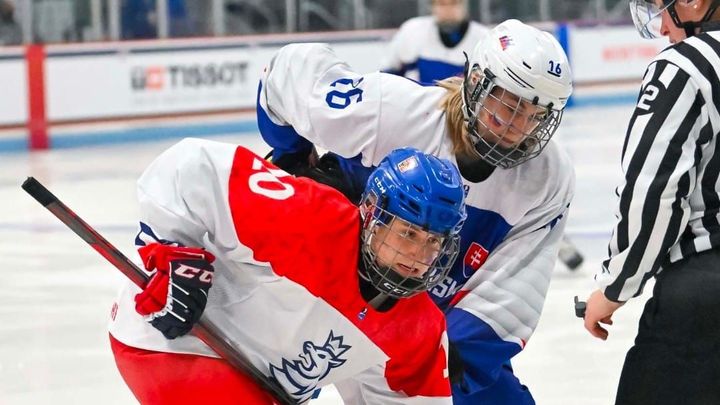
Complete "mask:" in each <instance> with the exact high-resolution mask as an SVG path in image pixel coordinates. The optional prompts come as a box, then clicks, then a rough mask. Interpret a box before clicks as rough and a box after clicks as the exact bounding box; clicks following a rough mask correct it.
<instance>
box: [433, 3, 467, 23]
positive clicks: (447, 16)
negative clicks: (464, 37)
mask: <svg viewBox="0 0 720 405" xmlns="http://www.w3.org/2000/svg"><path fill="white" fill-rule="evenodd" d="M432 14H433V16H434V17H435V20H436V21H437V22H438V24H449V25H454V24H458V23H460V22H462V21H463V20H465V18H466V17H467V10H466V9H465V4H464V3H463V1H462V0H433V1H432Z"/></svg>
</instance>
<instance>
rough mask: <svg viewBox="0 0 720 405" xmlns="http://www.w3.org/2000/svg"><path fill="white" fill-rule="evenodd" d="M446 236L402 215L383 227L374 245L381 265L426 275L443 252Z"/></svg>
mask: <svg viewBox="0 0 720 405" xmlns="http://www.w3.org/2000/svg"><path fill="white" fill-rule="evenodd" d="M442 243H443V238H442V237H441V236H438V235H436V234H434V233H432V232H428V231H424V230H423V229H421V228H420V227H418V226H416V225H412V224H410V223H409V222H407V221H404V220H402V219H400V218H395V219H393V220H392V222H391V223H390V226H379V227H377V229H376V230H375V235H374V236H373V238H372V242H371V245H370V246H371V248H372V249H373V251H374V252H375V260H376V261H377V263H378V265H380V266H383V267H390V268H392V269H393V270H394V271H395V272H396V273H398V274H400V275H401V276H403V277H413V278H422V276H423V275H424V274H425V273H427V271H428V270H429V269H430V266H431V265H432V263H433V262H434V261H435V259H437V257H438V256H439V255H440V249H441V248H442Z"/></svg>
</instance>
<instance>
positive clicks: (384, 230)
mask: <svg viewBox="0 0 720 405" xmlns="http://www.w3.org/2000/svg"><path fill="white" fill-rule="evenodd" d="M372 197H374V196H372ZM373 200H374V198H368V197H366V198H365V199H364V200H363V201H362V203H361V213H362V215H363V229H362V235H361V240H362V246H361V252H362V259H363V262H364V267H365V269H364V271H362V270H361V271H360V276H361V277H363V278H364V279H365V280H367V281H368V282H370V283H371V284H372V285H373V286H375V288H377V289H378V290H379V291H380V292H382V293H384V294H386V295H388V296H390V297H394V298H407V297H411V296H413V295H415V294H418V293H420V292H423V291H427V290H429V289H431V288H433V287H434V286H435V285H436V284H437V283H439V282H440V281H442V280H443V279H444V278H445V276H447V274H448V272H449V271H450V268H451V267H452V265H453V263H454V262H455V258H456V257H457V255H458V250H459V236H457V235H454V236H447V235H441V234H439V233H436V232H430V231H427V230H423V229H421V228H420V227H419V226H417V225H414V224H411V223H409V222H407V221H405V220H403V219H402V218H399V217H397V216H396V215H394V214H392V213H390V212H388V211H387V210H385V209H383V208H381V207H378V206H377V205H375V204H374V203H373Z"/></svg>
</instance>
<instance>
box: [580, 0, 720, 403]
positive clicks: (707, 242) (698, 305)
mask: <svg viewBox="0 0 720 405" xmlns="http://www.w3.org/2000/svg"><path fill="white" fill-rule="evenodd" d="M718 6H720V0H630V10H631V12H632V16H633V20H634V22H635V26H636V27H637V28H638V31H640V34H641V35H642V36H643V37H645V38H653V37H657V36H665V37H668V38H669V39H670V42H671V43H672V45H671V46H670V47H668V48H667V49H665V50H664V51H663V52H661V53H660V54H659V55H658V56H657V57H656V58H655V60H654V61H653V62H652V63H650V65H649V66H648V69H647V71H646V73H645V77H644V79H643V83H642V86H641V88H640V94H639V96H638V101H637V105H636V106H635V111H634V114H633V116H632V118H631V120H630V123H629V125H628V130H627V135H626V139H625V144H624V146H623V156H622V169H623V173H624V180H623V182H622V184H620V186H619V187H618V189H617V192H618V195H619V207H618V223H617V225H616V227H615V231H614V233H613V236H612V239H611V241H610V244H609V249H608V252H609V256H610V257H609V258H608V259H607V260H605V261H604V262H603V266H602V269H601V272H600V273H598V274H597V275H596V276H595V280H596V281H597V284H598V286H599V289H598V290H597V291H595V292H593V293H592V294H591V295H590V298H589V299H588V302H587V309H586V312H585V328H586V329H587V330H588V331H589V332H590V333H591V334H592V335H593V336H595V337H598V338H600V339H603V340H605V339H607V336H608V331H607V330H606V329H605V328H603V327H602V326H601V325H600V324H601V323H602V324H610V323H611V317H612V315H613V313H614V312H615V311H616V310H617V309H618V308H620V307H621V306H622V305H623V303H624V302H626V301H627V300H629V299H631V298H633V297H636V296H638V295H640V293H641V292H642V290H643V286H644V285H645V282H646V281H647V280H648V279H650V278H651V277H655V278H656V282H655V288H654V291H653V296H652V298H650V300H649V301H648V302H647V304H646V306H645V309H644V312H643V315H642V318H641V319H640V325H639V328H638V334H637V337H636V338H635V345H634V346H633V347H632V348H631V349H630V350H629V351H628V354H627V356H626V358H625V364H624V366H623V370H622V375H621V376H620V383H619V386H618V392H617V397H616V404H622V405H625V404H653V405H656V404H673V405H676V404H682V405H695V404H698V405H706V404H720V142H719V140H718V134H719V132H720V112H719V109H720V21H719V20H720V11H719V10H718Z"/></svg>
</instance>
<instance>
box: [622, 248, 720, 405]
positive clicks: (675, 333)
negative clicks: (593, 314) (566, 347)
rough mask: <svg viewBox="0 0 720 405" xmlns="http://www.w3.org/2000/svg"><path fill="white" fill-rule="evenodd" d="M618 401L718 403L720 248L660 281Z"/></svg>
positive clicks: (686, 404) (688, 261)
mask: <svg viewBox="0 0 720 405" xmlns="http://www.w3.org/2000/svg"><path fill="white" fill-rule="evenodd" d="M615 403H616V405H631V404H632V405H634V404H642V405H650V404H652V405H658V404H660V405H663V404H672V405H713V404H720V249H715V250H711V251H707V252H702V253H699V254H696V255H694V256H691V257H689V258H687V259H685V260H682V261H680V262H678V263H675V264H673V265H670V266H668V267H667V268H666V269H665V270H664V271H662V272H661V273H660V275H659V276H658V277H657V280H656V283H655V288H654V290H653V296H652V298H650V300H648V302H647V304H646V305H645V309H644V310H643V314H642V317H641V318H640V325H639V327H638V334H637V337H636V338H635V345H634V346H633V347H632V348H630V350H629V351H628V353H627V356H626V357H625V365H624V366H623V370H622V374H621V376H620V384H619V386H618V392H617V398H616V402H615Z"/></svg>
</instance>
